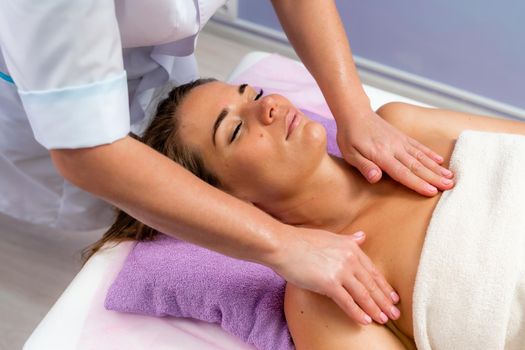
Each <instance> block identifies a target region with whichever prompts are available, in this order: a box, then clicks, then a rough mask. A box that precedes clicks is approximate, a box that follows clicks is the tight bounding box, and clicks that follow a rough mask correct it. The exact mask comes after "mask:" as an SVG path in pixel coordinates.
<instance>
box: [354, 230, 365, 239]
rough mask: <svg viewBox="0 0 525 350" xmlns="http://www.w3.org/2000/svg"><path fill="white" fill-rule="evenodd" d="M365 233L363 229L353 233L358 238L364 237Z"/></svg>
mask: <svg viewBox="0 0 525 350" xmlns="http://www.w3.org/2000/svg"><path fill="white" fill-rule="evenodd" d="M364 235H365V233H364V232H363V231H357V232H356V233H354V234H353V236H354V238H357V239H360V238H363V236H364Z"/></svg>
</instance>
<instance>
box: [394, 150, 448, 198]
mask: <svg viewBox="0 0 525 350" xmlns="http://www.w3.org/2000/svg"><path fill="white" fill-rule="evenodd" d="M410 152H413V154H411V153H410ZM396 159H398V160H399V161H400V162H401V163H402V164H403V166H404V167H405V168H407V169H408V173H409V174H411V175H412V176H415V177H416V178H417V180H415V184H416V186H417V184H418V183H419V184H422V187H420V188H422V189H423V190H426V191H427V192H426V193H429V194H430V195H434V194H436V193H437V190H438V189H440V190H442V191H445V190H448V189H451V188H452V187H453V186H454V182H453V181H452V180H451V179H449V178H446V177H444V176H443V175H441V174H436V173H435V172H434V171H432V170H431V169H429V168H428V167H427V166H426V165H430V163H431V162H432V160H430V159H429V158H428V157H427V156H426V155H425V154H423V153H422V152H421V151H418V150H411V151H409V152H404V153H401V154H398V155H396ZM424 163H426V164H424ZM434 164H435V163H434ZM400 173H401V176H405V174H407V172H406V171H405V170H404V168H400ZM412 179H413V178H412ZM407 180H408V181H411V176H409V177H408V179H407ZM402 181H403V179H402V180H400V182H402ZM416 191H417V187H416ZM418 192H419V191H418ZM422 194H425V193H422Z"/></svg>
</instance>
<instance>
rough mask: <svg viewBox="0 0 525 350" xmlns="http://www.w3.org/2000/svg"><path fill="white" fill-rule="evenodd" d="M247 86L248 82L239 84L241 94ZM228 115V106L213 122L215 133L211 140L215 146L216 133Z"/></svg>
mask: <svg viewBox="0 0 525 350" xmlns="http://www.w3.org/2000/svg"><path fill="white" fill-rule="evenodd" d="M247 86H248V84H241V85H239V89H238V90H237V92H238V93H239V95H241V96H242V95H243V94H244V91H246V87H247ZM227 115H228V110H227V109H226V108H223V109H222V111H221V112H220V113H219V115H218V116H217V119H216V120H215V123H214V124H213V133H212V135H211V141H212V142H213V146H215V134H216V133H217V129H218V128H219V126H220V125H221V123H222V121H223V120H224V118H226V116H227Z"/></svg>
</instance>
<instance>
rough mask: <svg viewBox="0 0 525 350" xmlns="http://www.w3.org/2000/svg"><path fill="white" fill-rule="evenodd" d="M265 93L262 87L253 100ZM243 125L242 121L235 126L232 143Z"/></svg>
mask: <svg viewBox="0 0 525 350" xmlns="http://www.w3.org/2000/svg"><path fill="white" fill-rule="evenodd" d="M263 93H264V91H263V89H261V91H259V93H258V94H257V96H255V98H254V99H253V100H254V101H257V100H258V99H259V98H260V97H261V96H262V95H263ZM241 125H242V122H240V123H239V124H237V126H236V127H235V130H234V131H233V134H232V137H231V138H230V143H232V142H233V141H234V140H235V137H236V136H237V134H238V133H239V130H240V128H241Z"/></svg>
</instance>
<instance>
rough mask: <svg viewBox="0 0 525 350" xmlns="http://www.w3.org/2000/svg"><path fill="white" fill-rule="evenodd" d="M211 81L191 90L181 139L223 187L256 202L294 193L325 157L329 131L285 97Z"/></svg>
mask: <svg viewBox="0 0 525 350" xmlns="http://www.w3.org/2000/svg"><path fill="white" fill-rule="evenodd" d="M258 93H259V91H255V90H254V89H253V88H252V87H250V86H247V85H245V84H243V85H241V86H236V85H229V84H225V83H222V82H211V83H206V84H204V85H201V86H198V87H196V88H194V89H193V90H191V91H190V92H189V94H188V95H187V96H186V97H185V98H184V100H183V101H182V103H181V105H180V108H179V109H178V112H177V115H178V118H179V121H180V128H179V132H180V137H181V138H182V140H181V141H182V142H183V143H184V144H186V145H189V146H192V147H193V148H195V149H197V150H198V151H200V152H201V154H202V157H203V160H204V164H205V165H206V167H207V168H209V169H210V170H211V171H212V172H213V173H215V174H216V175H217V177H218V178H219V180H220V181H221V183H222V185H223V187H224V190H226V191H227V192H230V193H231V194H233V195H235V196H237V197H239V198H242V199H245V200H248V201H250V202H252V203H255V204H257V203H264V202H266V201H272V200H277V199H282V198H286V197H287V196H292V195H294V194H295V193H296V191H297V190H300V188H301V187H300V186H301V185H302V184H304V183H305V181H306V180H307V179H308V176H309V175H310V174H312V173H313V172H314V171H315V170H316V169H317V168H318V166H319V164H320V163H321V159H323V157H324V156H325V155H326V132H325V130H324V128H323V126H322V125H321V124H319V123H315V122H313V121H311V120H309V119H308V118H307V117H306V116H305V115H304V114H302V113H301V111H299V110H298V109H297V108H295V107H294V106H293V105H292V104H291V102H290V101H288V100H287V99H286V98H284V97H283V96H280V95H268V96H261V95H259V94H258Z"/></svg>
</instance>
